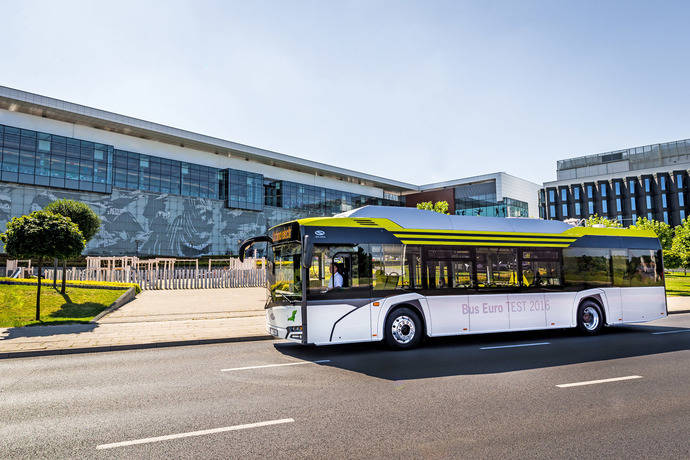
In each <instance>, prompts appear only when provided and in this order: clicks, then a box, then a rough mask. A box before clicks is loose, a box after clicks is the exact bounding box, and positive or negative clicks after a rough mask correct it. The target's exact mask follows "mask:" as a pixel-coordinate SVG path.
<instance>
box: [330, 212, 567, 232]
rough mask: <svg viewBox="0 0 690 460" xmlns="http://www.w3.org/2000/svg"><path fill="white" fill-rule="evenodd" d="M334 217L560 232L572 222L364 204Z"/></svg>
mask: <svg viewBox="0 0 690 460" xmlns="http://www.w3.org/2000/svg"><path fill="white" fill-rule="evenodd" d="M334 217H350V218H379V219H388V220H390V221H393V222H395V223H396V224H398V225H400V226H401V227H402V228H426V229H429V230H456V231H458V230H459V231H492V232H510V233H563V232H564V231H566V230H568V229H571V228H573V226H572V225H569V224H566V223H565V222H561V221H558V220H542V219H527V218H505V217H483V216H455V215H446V214H441V213H438V212H434V211H426V210H422V209H416V208H396V207H391V206H364V207H361V208H357V209H353V210H352V211H347V212H343V213H340V214H336V215H335V216H334Z"/></svg>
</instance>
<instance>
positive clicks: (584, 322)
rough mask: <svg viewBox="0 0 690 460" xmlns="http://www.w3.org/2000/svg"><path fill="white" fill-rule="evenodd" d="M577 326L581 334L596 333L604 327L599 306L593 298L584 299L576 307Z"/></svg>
mask: <svg viewBox="0 0 690 460" xmlns="http://www.w3.org/2000/svg"><path fill="white" fill-rule="evenodd" d="M577 327H578V328H579V329H580V331H581V332H582V333H583V334H586V335H597V334H598V333H599V332H601V329H602V328H603V327H604V315H603V314H602V313H601V307H600V306H599V304H597V303H596V302H594V301H593V300H585V301H583V302H582V303H580V306H579V308H578V309H577Z"/></svg>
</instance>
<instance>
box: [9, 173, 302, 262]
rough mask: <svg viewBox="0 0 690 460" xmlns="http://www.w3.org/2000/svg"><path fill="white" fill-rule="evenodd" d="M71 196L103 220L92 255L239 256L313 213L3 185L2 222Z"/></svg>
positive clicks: (117, 192) (153, 195)
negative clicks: (253, 241)
mask: <svg viewBox="0 0 690 460" xmlns="http://www.w3.org/2000/svg"><path fill="white" fill-rule="evenodd" d="M61 198H67V199H71V200H77V201H82V202H84V203H86V204H88V205H89V206H90V207H91V208H92V209H93V210H94V211H95V212H96V214H98V216H99V217H100V218H101V221H102V225H101V230H100V231H99V232H98V234H96V236H95V237H94V238H93V240H91V241H90V242H89V244H88V246H87V248H86V251H85V253H86V254H92V255H159V256H172V257H198V256H201V255H208V254H214V255H219V254H236V253H237V248H238V246H239V243H240V242H241V241H242V240H244V239H246V238H248V237H250V236H255V235H258V234H261V233H263V232H265V231H266V229H267V228H268V227H270V226H272V225H277V224H280V223H282V222H285V221H288V220H292V219H297V218H300V217H307V216H308V214H305V213H299V212H293V211H290V210H286V209H281V208H272V207H266V208H264V210H263V211H261V212H257V211H244V210H237V209H228V208H226V207H225V202H224V201H221V200H212V199H208V198H191V197H183V196H177V195H161V194H156V193H148V192H142V191H139V190H123V189H115V188H113V192H112V194H111V195H102V194H98V193H89V192H72V191H66V190H56V189H48V188H40V187H33V186H22V185H14V184H7V183H2V184H0V226H1V227H2V230H3V231H4V228H5V224H6V223H7V221H9V220H10V219H11V218H12V217H16V216H21V215H24V214H28V213H30V212H32V211H35V210H38V209H42V208H43V207H44V206H46V205H47V204H48V203H50V202H52V201H55V200H58V199H61Z"/></svg>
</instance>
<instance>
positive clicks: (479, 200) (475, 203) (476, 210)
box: [454, 180, 555, 217]
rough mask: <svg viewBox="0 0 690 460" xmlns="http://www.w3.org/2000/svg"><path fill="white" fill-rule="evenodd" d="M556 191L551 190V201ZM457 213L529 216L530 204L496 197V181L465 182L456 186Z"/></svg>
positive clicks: (489, 215)
mask: <svg viewBox="0 0 690 460" xmlns="http://www.w3.org/2000/svg"><path fill="white" fill-rule="evenodd" d="M554 193H555V192H554V191H553V190H549V202H550V203H553V200H552V198H554V197H555V194H554ZM454 195H455V214H457V215H460V216H488V217H527V216H528V215H529V213H528V209H527V208H528V205H527V203H526V202H524V201H520V200H516V199H513V198H508V197H504V198H503V200H501V201H497V199H496V182H495V181H493V180H492V181H487V182H479V183H476V184H464V185H459V186H457V187H455V189H454Z"/></svg>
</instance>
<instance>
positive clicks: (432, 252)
mask: <svg viewBox="0 0 690 460" xmlns="http://www.w3.org/2000/svg"><path fill="white" fill-rule="evenodd" d="M472 265H473V261H472V258H471V256H470V251H469V250H467V249H460V248H447V249H446V248H441V249H439V248H424V271H423V276H424V279H423V282H422V284H423V292H424V293H425V294H426V300H427V304H428V306H429V314H430V316H431V327H430V333H431V335H434V336H438V335H454V334H461V333H463V332H468V330H469V327H470V317H469V310H468V304H469V302H468V300H469V298H468V295H467V293H468V291H467V290H468V289H470V288H471V287H472V285H473V281H472Z"/></svg>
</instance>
